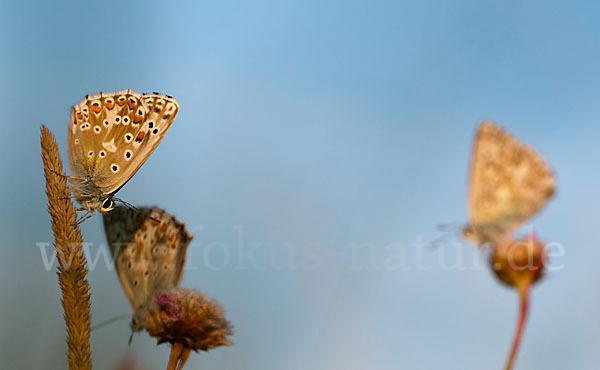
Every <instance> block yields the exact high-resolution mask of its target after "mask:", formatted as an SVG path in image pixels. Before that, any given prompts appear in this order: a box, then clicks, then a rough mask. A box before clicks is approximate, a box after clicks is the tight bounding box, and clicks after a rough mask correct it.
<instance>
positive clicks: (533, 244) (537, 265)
mask: <svg viewBox="0 0 600 370" xmlns="http://www.w3.org/2000/svg"><path fill="white" fill-rule="evenodd" d="M544 247H545V244H544V243H543V242H541V241H540V240H538V239H537V238H536V237H535V236H533V237H528V238H524V239H521V240H509V241H507V242H505V243H503V244H500V245H496V246H494V247H493V248H492V256H491V259H490V264H491V266H492V269H493V270H494V272H495V273H496V276H497V277H498V279H500V281H501V282H503V283H505V284H507V285H510V286H513V287H516V288H518V289H525V288H528V287H530V286H531V285H532V284H534V283H535V282H536V281H538V280H539V279H540V278H541V277H542V273H543V271H544V265H545V263H546V260H547V256H546V248H544Z"/></svg>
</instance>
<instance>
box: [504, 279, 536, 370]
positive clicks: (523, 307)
mask: <svg viewBox="0 0 600 370" xmlns="http://www.w3.org/2000/svg"><path fill="white" fill-rule="evenodd" d="M529 288H530V285H529V284H527V285H526V286H525V287H518V288H517V290H518V292H519V300H520V303H519V305H520V309H519V318H518V319H517V328H516V330H515V336H514V338H513V343H512V347H511V350H510V353H509V355H508V359H507V360H506V367H505V368H504V369H505V370H511V369H512V368H513V366H514V364H515V359H516V357H517V353H518V352H519V345H520V344H521V338H523V331H524V329H525V324H526V323H527V314H528V312H529V290H530V289H529Z"/></svg>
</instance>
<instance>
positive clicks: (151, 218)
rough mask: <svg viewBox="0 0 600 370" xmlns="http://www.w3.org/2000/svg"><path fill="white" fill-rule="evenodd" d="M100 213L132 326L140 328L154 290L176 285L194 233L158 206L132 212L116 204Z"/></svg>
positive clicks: (166, 288) (135, 328)
mask: <svg viewBox="0 0 600 370" xmlns="http://www.w3.org/2000/svg"><path fill="white" fill-rule="evenodd" d="M103 216H104V217H103V218H104V231H105V232H106V239H107V240H108V244H109V247H110V250H111V253H112V256H113V259H114V261H115V267H116V270H117V275H118V276H119V281H120V282H121V287H122V288H123V292H124V293H125V296H126V297H127V300H128V301H129V304H130V305H131V308H133V311H134V313H133V318H132V322H131V327H132V329H133V330H136V331H137V330H141V329H143V328H144V323H145V316H146V311H147V308H148V304H149V303H150V300H151V299H152V295H153V294H154V291H155V290H157V289H159V290H163V291H164V290H168V289H170V288H176V287H178V286H179V282H180V281H181V278H182V277H183V266H184V264H185V255H186V251H187V247H188V245H189V244H190V242H191V241H192V238H193V236H192V234H190V232H189V231H188V230H187V229H186V227H185V225H184V224H183V222H181V221H179V220H178V219H176V218H175V216H173V215H172V214H170V213H167V212H165V211H164V210H162V209H161V208H158V207H154V208H139V209H136V210H135V211H131V210H130V209H128V208H126V207H123V206H119V207H117V208H116V209H115V210H114V211H113V212H110V213H106V214H104V215H103Z"/></svg>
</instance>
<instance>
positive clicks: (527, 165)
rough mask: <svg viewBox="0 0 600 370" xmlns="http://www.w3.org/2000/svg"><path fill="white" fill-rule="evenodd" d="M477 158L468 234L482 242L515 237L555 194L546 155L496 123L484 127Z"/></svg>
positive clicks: (473, 167)
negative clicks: (539, 152)
mask: <svg viewBox="0 0 600 370" xmlns="http://www.w3.org/2000/svg"><path fill="white" fill-rule="evenodd" d="M471 161H472V162H471V179H470V189H469V216H470V224H469V225H467V226H466V227H464V228H463V232H462V234H463V237H464V238H465V239H467V240H469V241H473V242H476V243H477V244H478V245H480V246H481V245H484V244H486V243H492V244H496V243H499V242H502V241H504V240H505V239H506V238H508V237H510V235H511V234H512V233H513V232H514V231H515V230H516V229H517V228H518V227H519V226H520V225H521V224H522V223H523V222H525V221H526V220H527V219H528V218H530V217H531V216H533V215H534V214H535V213H537V212H538V211H539V210H540V209H541V208H542V207H543V206H544V205H545V204H546V202H547V201H548V199H549V198H550V197H551V196H552V195H553V194H554V190H555V180H554V175H553V174H552V171H551V169H550V167H549V166H548V164H547V163H546V162H545V161H544V159H543V158H542V157H541V156H540V155H539V154H538V153H537V152H536V151H535V150H534V149H533V148H531V147H529V146H527V145H525V144H523V143H521V142H519V141H518V140H517V139H515V138H514V137H513V136H511V135H510V134H509V133H507V132H506V131H504V130H502V129H501V128H500V127H499V126H497V125H495V124H493V123H489V122H483V123H481V124H480V125H479V129H478V131H477V135H476V137H475V143H474V149H473V154H472V159H471Z"/></svg>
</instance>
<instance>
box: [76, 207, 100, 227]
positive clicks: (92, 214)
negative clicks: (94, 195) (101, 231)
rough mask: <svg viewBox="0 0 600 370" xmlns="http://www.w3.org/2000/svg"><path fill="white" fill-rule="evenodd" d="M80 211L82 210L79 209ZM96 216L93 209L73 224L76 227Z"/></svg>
mask: <svg viewBox="0 0 600 370" xmlns="http://www.w3.org/2000/svg"><path fill="white" fill-rule="evenodd" d="M79 210H81V211H83V210H84V209H79ZM95 214H96V210H94V209H89V210H88V211H87V212H86V213H84V214H83V216H81V218H80V219H79V220H77V222H75V224H76V225H80V224H81V223H82V222H83V221H85V220H87V219H88V218H91V217H93V216H94V215H95Z"/></svg>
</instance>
